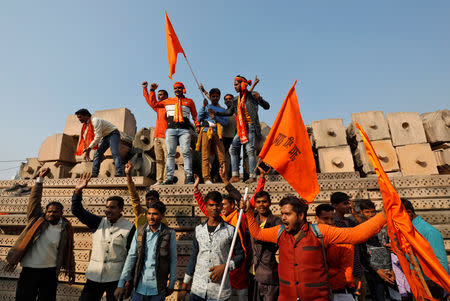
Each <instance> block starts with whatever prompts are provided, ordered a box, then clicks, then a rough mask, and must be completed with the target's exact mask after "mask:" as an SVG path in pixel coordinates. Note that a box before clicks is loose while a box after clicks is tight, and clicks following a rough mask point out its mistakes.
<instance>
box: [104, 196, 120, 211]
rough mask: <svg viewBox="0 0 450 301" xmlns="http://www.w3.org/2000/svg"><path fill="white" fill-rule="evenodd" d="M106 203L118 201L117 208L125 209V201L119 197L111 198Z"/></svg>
mask: <svg viewBox="0 0 450 301" xmlns="http://www.w3.org/2000/svg"><path fill="white" fill-rule="evenodd" d="M106 201H107V202H108V201H116V202H117V207H119V208H120V209H123V204H124V200H123V199H122V198H121V197H120V196H118V195H114V196H110V197H109V198H107V199H106Z"/></svg>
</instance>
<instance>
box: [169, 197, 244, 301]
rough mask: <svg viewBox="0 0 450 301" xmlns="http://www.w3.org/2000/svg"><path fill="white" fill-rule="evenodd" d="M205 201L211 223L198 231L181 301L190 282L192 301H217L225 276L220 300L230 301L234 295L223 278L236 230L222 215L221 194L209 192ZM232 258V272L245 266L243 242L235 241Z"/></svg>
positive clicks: (197, 228)
mask: <svg viewBox="0 0 450 301" xmlns="http://www.w3.org/2000/svg"><path fill="white" fill-rule="evenodd" d="M205 199H206V211H207V212H208V215H207V216H208V220H207V221H206V222H204V223H202V224H200V225H198V226H197V227H196V228H195V231H194V239H193V242H192V253H191V257H190V258H189V262H188V265H187V267H186V272H185V275H184V280H183V285H182V291H181V292H180V293H179V294H178V300H184V297H185V296H186V290H187V288H188V285H189V283H190V282H191V281H192V287H191V295H190V299H189V300H191V301H197V300H198V301H206V300H217V299H218V297H219V296H218V294H219V288H220V283H221V280H222V277H223V276H225V277H226V280H225V285H224V287H223V290H222V294H221V296H220V299H219V300H220V301H224V300H228V299H229V298H230V296H231V294H232V291H231V286H230V280H229V278H228V275H223V274H224V270H225V265H226V262H227V258H228V253H229V252H230V248H231V241H232V239H233V234H234V231H235V228H234V227H233V226H232V225H230V224H228V223H227V222H225V221H224V220H223V219H222V217H221V215H220V214H221V212H222V206H223V205H222V195H221V194H220V193H219V192H217V191H210V192H209V193H208V194H207V195H206V198H205ZM233 254H234V257H233V258H232V259H231V261H230V264H229V268H230V271H233V270H235V269H237V268H239V267H240V266H241V265H242V263H243V262H244V258H245V255H244V251H243V250H242V245H241V240H240V239H237V240H236V244H235V246H234V249H233Z"/></svg>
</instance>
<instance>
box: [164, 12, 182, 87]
mask: <svg viewBox="0 0 450 301" xmlns="http://www.w3.org/2000/svg"><path fill="white" fill-rule="evenodd" d="M165 13H166V40H167V56H168V58H169V78H170V79H172V74H174V73H175V65H176V64H177V55H178V53H182V54H183V55H184V57H186V54H185V53H184V50H183V47H181V44H180V41H179V40H178V37H177V34H176V33H175V30H173V27H172V23H170V20H169V17H168V16H167V11H165Z"/></svg>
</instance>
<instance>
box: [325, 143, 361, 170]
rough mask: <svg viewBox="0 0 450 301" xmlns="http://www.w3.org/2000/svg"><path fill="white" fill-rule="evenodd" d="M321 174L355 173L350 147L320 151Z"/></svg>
mask: <svg viewBox="0 0 450 301" xmlns="http://www.w3.org/2000/svg"><path fill="white" fill-rule="evenodd" d="M318 154H319V167H320V172H324V173H325V172H349V171H355V167H354V163H353V157H352V153H351V151H350V147H349V146H338V147H329V148H320V149H318Z"/></svg>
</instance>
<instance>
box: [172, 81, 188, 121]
mask: <svg viewBox="0 0 450 301" xmlns="http://www.w3.org/2000/svg"><path fill="white" fill-rule="evenodd" d="M173 87H174V88H175V87H182V88H183V94H184V93H186V88H185V87H184V85H183V83H182V82H176V83H175V84H173ZM173 121H174V122H184V118H183V109H182V104H181V98H179V97H177V102H176V104H175V114H174V116H173Z"/></svg>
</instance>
